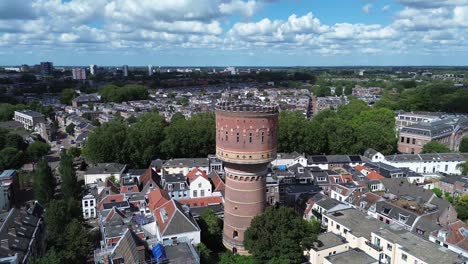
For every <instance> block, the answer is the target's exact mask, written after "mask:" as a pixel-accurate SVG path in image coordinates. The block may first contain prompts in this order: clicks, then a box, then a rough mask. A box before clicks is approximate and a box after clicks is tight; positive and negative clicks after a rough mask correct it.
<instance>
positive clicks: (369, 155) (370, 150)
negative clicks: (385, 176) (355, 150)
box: [364, 148, 379, 159]
mask: <svg viewBox="0 0 468 264" xmlns="http://www.w3.org/2000/svg"><path fill="white" fill-rule="evenodd" d="M377 153H379V152H378V151H377V150H375V149H373V148H368V149H366V151H364V157H366V158H369V159H372V157H374V155H375V154H377Z"/></svg>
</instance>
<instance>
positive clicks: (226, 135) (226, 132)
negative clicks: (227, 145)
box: [226, 131, 228, 141]
mask: <svg viewBox="0 0 468 264" xmlns="http://www.w3.org/2000/svg"><path fill="white" fill-rule="evenodd" d="M226 141H228V132H227V131H226Z"/></svg>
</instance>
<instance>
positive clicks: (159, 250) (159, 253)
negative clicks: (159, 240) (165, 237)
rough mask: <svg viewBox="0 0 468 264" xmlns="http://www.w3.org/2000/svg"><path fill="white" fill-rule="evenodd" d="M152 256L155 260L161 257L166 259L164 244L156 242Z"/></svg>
mask: <svg viewBox="0 0 468 264" xmlns="http://www.w3.org/2000/svg"><path fill="white" fill-rule="evenodd" d="M151 251H152V252H153V257H154V259H156V261H159V260H161V259H166V258H167V257H166V250H164V246H163V245H161V244H157V245H156V246H154V247H153V250H151Z"/></svg>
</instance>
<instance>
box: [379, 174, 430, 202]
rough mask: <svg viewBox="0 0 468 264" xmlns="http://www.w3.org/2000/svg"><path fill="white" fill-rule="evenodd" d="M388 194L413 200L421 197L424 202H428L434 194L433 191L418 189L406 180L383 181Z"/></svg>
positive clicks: (386, 179)
mask: <svg viewBox="0 0 468 264" xmlns="http://www.w3.org/2000/svg"><path fill="white" fill-rule="evenodd" d="M381 182H382V184H383V185H384V187H385V189H386V191H387V192H389V193H391V194H394V195H396V196H411V197H413V198H415V199H416V198H417V197H421V198H422V200H423V201H424V202H428V201H429V200H430V199H431V198H432V196H433V195H434V193H433V192H432V191H431V190H426V189H424V188H421V187H418V186H416V185H413V184H411V183H409V182H408V181H407V180H406V179H405V178H394V179H388V178H385V179H382V180H381Z"/></svg>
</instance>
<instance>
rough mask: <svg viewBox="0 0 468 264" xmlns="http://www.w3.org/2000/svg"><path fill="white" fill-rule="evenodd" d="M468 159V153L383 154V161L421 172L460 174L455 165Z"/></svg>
mask: <svg viewBox="0 0 468 264" xmlns="http://www.w3.org/2000/svg"><path fill="white" fill-rule="evenodd" d="M467 160H468V153H425V154H394V155H391V156H385V160H384V161H382V162H383V163H386V164H389V165H392V166H394V167H398V168H408V169H410V170H412V171H415V172H417V173H422V174H435V173H443V174H460V173H461V171H460V169H459V168H457V165H458V164H460V163H463V162H465V161H467Z"/></svg>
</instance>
